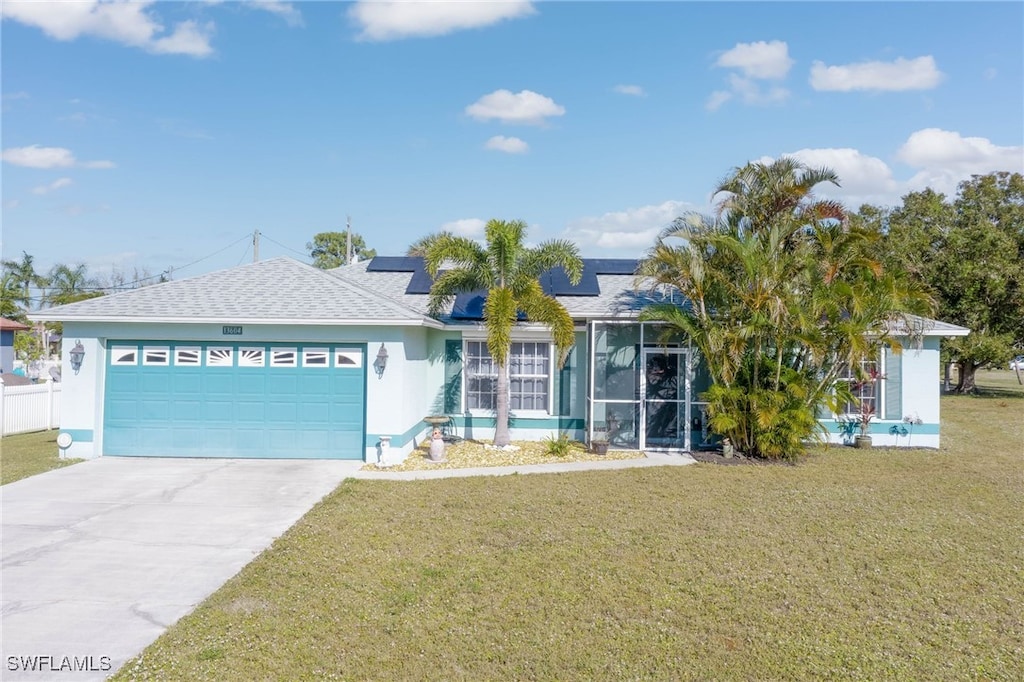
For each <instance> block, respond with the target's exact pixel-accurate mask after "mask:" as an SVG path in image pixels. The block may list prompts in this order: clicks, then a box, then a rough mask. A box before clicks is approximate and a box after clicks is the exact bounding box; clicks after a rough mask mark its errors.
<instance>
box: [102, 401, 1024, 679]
mask: <svg viewBox="0 0 1024 682" xmlns="http://www.w3.org/2000/svg"><path fill="white" fill-rule="evenodd" d="M1021 395H1024V394H1020V395H1018V394H1011V395H1002V396H1000V397H998V398H996V399H977V398H971V397H960V396H950V397H946V398H943V402H942V410H943V420H944V430H943V436H942V437H943V447H942V449H941V450H938V451H935V450H923V449H921V450H918V449H913V450H897V449H884V448H876V449H873V450H856V449H853V448H844V447H832V448H829V449H819V450H815V451H814V452H812V453H811V454H810V456H808V457H807V458H806V459H805V460H803V461H802V462H801V463H800V464H799V465H797V466H789V467H721V466H715V465H710V464H697V465H693V466H689V467H664V468H653V469H629V470H622V471H614V472H596V471H595V472H584V473H575V474H555V475H531V476H506V477H496V478H470V479H445V480H432V481H420V482H411V483H410V482H388V481H352V480H350V481H346V482H345V483H344V484H343V485H341V486H340V487H339V488H338V489H337V490H335V491H334V492H333V493H331V494H330V495H329V496H327V497H326V498H325V499H324V500H323V501H322V502H321V503H320V504H319V505H317V506H316V507H315V508H314V509H313V510H312V511H311V512H310V513H309V514H307V515H306V516H305V517H304V518H303V519H302V520H301V521H300V522H299V523H297V524H296V525H295V526H294V527H293V528H292V529H291V530H290V531H288V532H287V533H286V534H285V535H284V536H282V537H281V538H279V539H278V540H277V541H276V542H275V543H274V544H273V545H272V546H271V547H270V548H269V549H268V550H267V551H266V552H264V553H263V554H261V555H260V556H259V557H257V558H256V559H255V560H254V561H253V562H252V563H251V564H250V565H249V566H247V567H246V568H245V569H243V570H242V571H241V572H240V573H239V574H238V575H237V576H235V577H234V578H232V579H231V580H230V581H228V583H227V584H225V585H224V586H223V587H222V588H221V589H220V590H219V591H218V592H216V593H215V594H214V595H213V596H211V597H210V599H208V600H207V601H206V602H204V603H203V604H202V605H200V606H199V607H198V608H197V609H196V610H195V612H193V613H192V614H190V615H189V616H187V617H185V618H183V619H182V620H181V621H179V622H178V623H177V624H176V625H175V626H173V627H172V628H171V629H170V630H168V632H167V633H165V634H164V635H163V636H162V637H161V638H160V639H158V640H157V641H156V642H155V643H154V644H153V645H152V646H150V647H149V648H148V649H147V650H146V651H145V652H144V654H143V655H142V656H141V657H140V658H138V659H136V660H135V661H132V662H130V663H129V664H127V665H126V666H125V667H124V668H123V669H122V670H121V671H120V673H119V674H118V675H117V677H116V679H119V680H128V679H189V680H192V679H195V680H202V679H217V680H254V679H318V680H319V679H352V680H369V679H374V680H392V679H401V680H438V679H444V680H492V679H536V680H555V679H559V680H572V679H659V680H686V679H699V680H708V679H713V680H730V679H733V680H750V679H758V680H762V679H774V680H777V679H807V680H818V679H849V680H878V679H897V680H899V679H902V680H923V679H927V680H963V679H985V680H1018V679H1022V678H1024V606H1022V594H1024V579H1022V566H1024V546H1022V543H1021V536H1020V513H1021V502H1022V499H1024V476H1022V467H1021V458H1022V449H1024V448H1022V446H1024V421H1022V419H1021V414H1022V408H1024V398H1022V397H1021Z"/></svg>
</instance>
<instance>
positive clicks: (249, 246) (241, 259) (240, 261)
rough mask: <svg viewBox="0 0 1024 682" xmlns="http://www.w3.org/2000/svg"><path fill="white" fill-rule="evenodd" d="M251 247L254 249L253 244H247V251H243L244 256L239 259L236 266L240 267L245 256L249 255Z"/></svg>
mask: <svg viewBox="0 0 1024 682" xmlns="http://www.w3.org/2000/svg"><path fill="white" fill-rule="evenodd" d="M261 236H262V235H261ZM251 249H252V244H246V246H245V251H243V252H242V257H241V258H239V259H238V262H237V263H236V264H235V267H238V266H239V265H241V264H242V261H244V260H245V257H246V256H248V255H249V251H250V250H251Z"/></svg>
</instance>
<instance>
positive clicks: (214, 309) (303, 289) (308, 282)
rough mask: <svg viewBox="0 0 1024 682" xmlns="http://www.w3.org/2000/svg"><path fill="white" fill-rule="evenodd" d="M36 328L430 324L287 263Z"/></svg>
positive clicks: (55, 311)
mask: <svg viewBox="0 0 1024 682" xmlns="http://www.w3.org/2000/svg"><path fill="white" fill-rule="evenodd" d="M33 318H35V319H39V320H54V321H65V320H96V321H126V322H129V321H153V322H158V321H168V322H206V321H216V322H221V321H237V322H243V321H248V322H257V321H258V322H267V323H296V324H302V323H306V324H311V323H312V324H342V323H346V322H348V323H359V324H367V323H369V324H373V323H377V324H395V323H401V322H404V323H424V322H427V323H430V322H429V321H427V320H426V319H425V318H424V316H423V314H421V313H420V312H419V311H418V310H417V309H413V308H410V307H408V306H406V305H404V304H402V303H400V302H398V301H396V300H394V299H392V298H390V297H387V296H382V295H380V294H379V293H377V292H376V291H373V290H371V289H368V288H366V286H365V285H360V284H358V283H356V282H352V281H349V280H344V279H341V278H339V277H333V276H331V275H329V274H327V273H326V272H324V271H323V270H319V269H317V268H314V267H312V266H310V265H306V264H305V263H300V262H298V261H296V260H294V259H292V258H288V257H280V258H272V259H269V260H265V261H260V262H258V263H252V264H249V265H243V266H239V267H237V268H231V269H229V270H220V271H218V272H212V273H209V274H206V275H200V276H198V277H192V278H190V279H184V280H180V281H175V282H166V283H164V284H156V285H153V286H148V287H143V288H141V289H133V290H131V291H125V292H121V293H117V294H112V295H110V296H101V297H99V298H91V299H88V300H85V301H80V302H78V303H71V304H69V305H65V306H59V307H56V308H51V309H49V310H45V311H41V312H40V313H38V314H35V315H33Z"/></svg>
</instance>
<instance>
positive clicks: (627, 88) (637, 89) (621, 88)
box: [612, 85, 647, 97]
mask: <svg viewBox="0 0 1024 682" xmlns="http://www.w3.org/2000/svg"><path fill="white" fill-rule="evenodd" d="M612 90H614V91H615V92H617V93H619V94H620V95H631V96H633V97H647V91H646V90H644V89H643V88H642V87H641V86H639V85H616V86H615V87H614V88H612Z"/></svg>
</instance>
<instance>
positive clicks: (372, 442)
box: [366, 421, 429, 448]
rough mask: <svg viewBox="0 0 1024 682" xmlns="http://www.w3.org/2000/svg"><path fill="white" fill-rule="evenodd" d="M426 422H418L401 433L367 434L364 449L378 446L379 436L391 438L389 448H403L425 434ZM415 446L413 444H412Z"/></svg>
mask: <svg viewBox="0 0 1024 682" xmlns="http://www.w3.org/2000/svg"><path fill="white" fill-rule="evenodd" d="M428 428H429V427H428V426H427V423H426V422H423V421H419V422H416V423H415V424H413V425H412V426H410V427H409V428H407V429H406V430H405V431H404V432H403V433H399V434H393V433H368V434H366V447H368V448H375V447H377V446H378V445H380V437H381V436H391V447H393V448H400V447H404V446H405V445H406V444H407V443H409V442H412V441H414V440H415V439H416V436H418V435H419V434H421V433H424V434H425V433H426V431H427V429H428ZM414 445H415V443H414Z"/></svg>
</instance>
